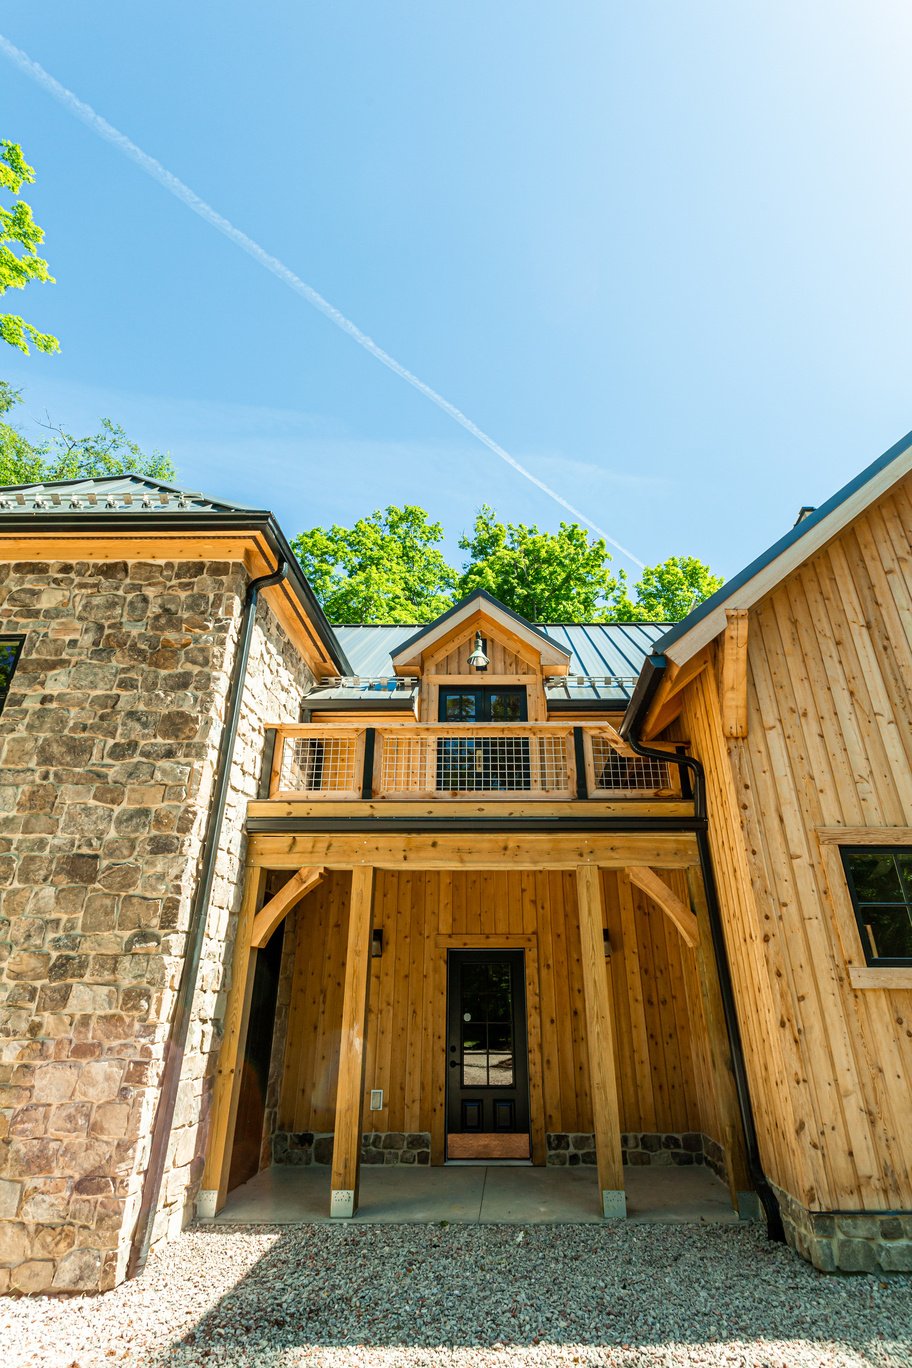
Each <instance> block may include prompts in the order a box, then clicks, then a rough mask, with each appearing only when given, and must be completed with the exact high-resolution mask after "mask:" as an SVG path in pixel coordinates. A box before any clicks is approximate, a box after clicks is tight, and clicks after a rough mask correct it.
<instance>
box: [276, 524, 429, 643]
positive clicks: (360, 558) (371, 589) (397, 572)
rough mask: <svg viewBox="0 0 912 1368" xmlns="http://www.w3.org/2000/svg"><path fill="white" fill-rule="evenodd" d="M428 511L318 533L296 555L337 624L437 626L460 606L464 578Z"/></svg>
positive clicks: (301, 541) (298, 542)
mask: <svg viewBox="0 0 912 1368" xmlns="http://www.w3.org/2000/svg"><path fill="white" fill-rule="evenodd" d="M442 539H443V528H442V527H441V525H440V523H432V522H429V521H428V515H427V513H425V511H424V509H423V508H416V507H415V506H414V505H413V504H406V505H405V506H404V507H402V508H396V507H393V506H391V507H389V508H387V509H385V510H384V511H382V512H381V510H380V509H375V510H374V512H373V513H371V515H370V517H367V518H359V519H358V521H357V522H356V523H355V525H354V527H339V526H338V525H336V524H333V526H332V527H329V528H323V527H314V528H312V529H311V530H310V531H309V532H302V533H301V534H300V535H299V536H297V537H296V538H295V539H294V541H293V542H292V549H293V550H294V553H295V555H296V556H297V558H298V560H299V561H300V563H301V565H302V567H303V569H304V573H305V575H306V576H307V578H308V580H309V581H310V583H311V585H312V586H313V589H314V592H315V594H316V595H317V598H318V599H319V600H320V602H321V603H322V605H323V608H324V610H325V612H326V615H327V617H328V618H329V620H330V622H333V623H336V624H337V625H340V626H342V625H344V624H346V623H357V622H430V621H431V620H432V619H433V618H435V617H438V616H439V615H440V614H441V613H443V612H445V611H446V609H447V608H449V606H450V604H451V603H452V601H453V589H454V587H455V584H456V573H455V571H454V570H453V569H452V568H451V567H450V566H449V565H448V564H447V562H446V560H445V559H444V557H443V553H442V552H441V551H440V550H439V543H440V542H441V541H442Z"/></svg>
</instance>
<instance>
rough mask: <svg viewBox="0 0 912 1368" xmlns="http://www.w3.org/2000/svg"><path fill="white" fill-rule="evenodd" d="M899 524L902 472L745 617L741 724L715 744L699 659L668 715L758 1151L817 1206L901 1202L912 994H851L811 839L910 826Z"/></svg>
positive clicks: (911, 679)
mask: <svg viewBox="0 0 912 1368" xmlns="http://www.w3.org/2000/svg"><path fill="white" fill-rule="evenodd" d="M910 536H912V502H910V496H909V483H908V481H906V482H905V485H904V486H903V487H900V488H898V489H897V490H895V491H893V492H892V493H891V494H889V495H887V496H885V497H884V498H883V499H882V500H881V501H880V502H879V503H878V504H877V505H875V506H874V507H873V508H872V509H870V510H869V511H868V512H867V513H866V514H864V515H863V516H862V517H861V518H859V519H858V520H857V521H856V522H855V523H854V524H852V525H851V526H850V527H849V528H848V529H846V531H844V532H843V533H842V534H840V535H839V536H838V537H837V538H836V539H834V541H833V542H831V543H830V544H829V545H828V546H827V547H826V548H824V549H823V550H822V551H821V552H819V553H818V554H817V555H815V556H814V557H813V558H812V559H811V560H810V561H808V562H807V564H806V565H804V566H802V567H801V568H799V569H798V570H797V571H796V572H795V573H794V574H793V575H792V576H791V577H790V578H789V579H788V580H786V581H785V583H784V584H782V585H781V586H779V588H778V589H777V590H775V591H774V592H773V593H771V594H770V595H768V596H767V598H765V599H764V600H762V601H761V603H760V604H759V605H757V607H756V608H754V609H752V610H751V613H750V622H749V636H748V666H749V679H748V709H749V719H748V734H747V737H746V738H745V739H743V740H731V741H725V740H724V739H723V736H722V728H721V722H720V714H719V699H718V692H717V683H716V679H715V677H714V675H713V673H712V671H711V670H707V671H704V673H703V674H702V675H701V676H700V677H699V678H698V679H697V680H696V681H695V682H694V683H693V684H692V685H690V686H689V688H688V690H687V695H686V702H685V708H684V712H683V714H682V718H681V724H680V725H681V729H682V732H683V734H685V735H687V736H689V738H690V741H691V743H692V746H693V749H694V753H695V754H696V755H698V756H699V757H700V759H702V761H703V763H704V765H705V767H706V771H707V778H708V799H709V814H710V835H711V840H712V846H713V858H714V861H715V867H716V874H717V878H718V881H719V884H720V895H721V900H722V904H723V912H724V918H725V923H726V936H727V940H728V947H729V956H730V959H731V964H732V972H733V975H734V979H735V988H736V993H737V998H738V1008H739V1016H740V1020H741V1024H742V1030H743V1032H744V1038H745V1048H746V1052H747V1062H748V1067H749V1072H750V1078H751V1087H752V1092H753V1097H754V1106H755V1110H756V1112H757V1119H758V1126H759V1130H760V1138H761V1150H762V1154H763V1161H764V1164H765V1166H766V1168H767V1170H768V1172H769V1175H770V1177H771V1178H772V1179H773V1180H774V1181H775V1182H776V1183H778V1184H779V1185H780V1186H781V1187H783V1188H785V1189H787V1190H788V1191H790V1192H791V1193H792V1194H793V1195H794V1196H796V1197H797V1198H798V1199H799V1200H800V1201H801V1202H803V1203H804V1204H805V1205H806V1206H809V1207H811V1208H814V1207H816V1208H818V1209H833V1208H848V1209H851V1208H867V1209H872V1210H873V1209H891V1208H895V1207H901V1208H905V1209H907V1210H908V1209H909V1207H910V1206H912V991H909V990H898V989H894V990H887V989H877V988H875V989H864V990H855V989H853V988H852V987H851V985H850V982H849V975H848V966H849V965H850V964H863V963H864V960H863V955H862V952H861V946H860V941H858V938H857V932H856V931H855V928H854V924H853V919H852V914H851V907H850V903H849V900H848V892H847V890H846V887H845V880H844V877H843V875H842V871H841V866H840V864H839V859H838V855H836V856H835V864H834V862H833V857H834V851H833V848H832V847H830V848H829V850H828V849H827V848H826V846H825V845H824V844H822V843H821V841H820V840H819V838H818V829H819V828H822V827H841V826H849V827H859V826H860V827H874V828H879V827H890V826H910V825H912V545H910ZM884 840H885V843H889V835H888V834H885V836H884ZM840 932H841V934H840Z"/></svg>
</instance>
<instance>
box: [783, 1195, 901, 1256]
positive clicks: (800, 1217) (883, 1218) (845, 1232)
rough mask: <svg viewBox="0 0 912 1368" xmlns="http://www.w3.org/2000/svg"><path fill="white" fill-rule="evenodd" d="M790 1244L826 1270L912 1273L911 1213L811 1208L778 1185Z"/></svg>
mask: <svg viewBox="0 0 912 1368" xmlns="http://www.w3.org/2000/svg"><path fill="white" fill-rule="evenodd" d="M773 1191H774V1192H775V1194H776V1197H777V1198H778V1201H779V1210H780V1211H781V1212H782V1224H783V1225H784V1226H785V1238H786V1240H787V1241H788V1244H789V1246H790V1247H791V1248H792V1249H794V1250H795V1252H796V1253H797V1254H800V1255H801V1257H802V1258H803V1259H807V1260H808V1261H809V1262H810V1263H812V1264H813V1265H814V1267H815V1268H819V1269H820V1270H821V1272H823V1273H835V1272H839V1273H912V1215H909V1214H908V1213H890V1212H886V1213H878V1212H866V1211H835V1212H833V1211H808V1209H807V1208H806V1207H803V1206H802V1205H801V1203H800V1202H796V1201H795V1199H794V1197H792V1196H790V1194H789V1193H787V1192H783V1191H782V1190H781V1188H776V1187H774V1189H773Z"/></svg>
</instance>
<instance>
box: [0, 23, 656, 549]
mask: <svg viewBox="0 0 912 1368" xmlns="http://www.w3.org/2000/svg"><path fill="white" fill-rule="evenodd" d="M0 52H2V53H3V54H4V55H5V56H7V57H8V58H9V59H10V61H11V62H13V63H14V65H15V66H17V67H18V68H19V70H20V71H22V72H24V73H25V75H26V76H30V77H31V78H32V80H33V81H37V83H38V85H40V86H43V88H44V89H45V90H47V91H48V92H49V94H51V95H53V96H54V98H55V99H57V100H59V101H60V103H61V104H63V105H65V106H66V107H67V109H69V110H70V111H71V112H72V113H73V114H75V115H76V116H77V117H78V118H80V119H81V120H82V121H83V123H85V124H87V125H88V126H89V128H90V129H91V130H92V132H93V133H97V134H98V136H99V137H101V138H105V139H106V140H107V141H108V142H110V143H113V144H114V146H115V147H116V148H117V150H118V151H119V152H123V154H124V156H126V157H129V158H130V160H131V161H133V162H135V163H136V165H137V166H139V167H140V168H141V169H142V170H143V171H145V172H146V174H147V175H149V176H151V177H152V179H153V180H156V181H158V183H159V185H161V186H164V188H165V189H166V190H167V191H169V192H170V194H172V195H174V196H175V198H176V199H179V200H181V202H182V203H183V204H186V206H187V208H188V209H192V210H193V212H194V214H198V215H199V217H200V218H201V219H204V220H205V222H206V223H209V224H211V225H212V227H213V228H217V229H218V230H219V232H220V233H224V235H225V237H226V238H230V239H231V241H232V242H233V243H235V245H236V246H238V247H240V248H241V249H242V250H243V251H245V252H246V253H247V254H248V256H252V257H253V259H254V261H258V262H259V264H260V265H261V266H265V267H266V270H267V271H271V272H272V274H273V275H274V276H277V277H278V279H279V280H281V281H282V282H283V284H285V285H288V286H289V287H290V288H291V289H292V290H294V291H295V292H296V293H297V294H299V295H302V296H303V298H304V299H306V300H307V302H308V304H311V305H312V306H313V307H314V308H315V309H319V311H320V313H321V314H323V315H324V316H325V317H326V318H328V319H329V321H330V322H331V323H335V325H336V327H337V328H341V329H342V331H343V332H344V333H348V335H349V337H351V338H353V339H354V340H355V342H357V343H358V346H359V347H363V348H364V350H365V351H367V352H370V354H371V356H373V357H376V359H377V360H378V361H381V362H382V363H383V365H384V366H388V367H389V369H390V370H391V371H393V373H394V374H395V375H398V376H399V377H400V378H401V379H402V380H405V381H407V382H408V384H410V385H411V386H412V387H413V388H414V389H416V390H418V392H419V394H423V395H424V397H425V398H426V399H430V401H431V403H432V404H436V405H437V407H438V408H439V409H442V410H443V412H444V413H446V414H449V416H450V417H451V418H452V419H453V420H454V422H457V423H458V424H459V426H460V427H461V428H464V429H465V431H466V432H468V433H470V434H471V436H472V437H475V438H476V439H477V440H478V441H479V442H481V444H482V445H483V446H486V447H487V448H488V450H489V451H492V452H493V453H494V455H495V456H499V457H500V459H501V460H502V461H505V462H506V463H507V465H508V466H512V467H513V469H514V470H515V471H517V472H518V474H520V475H522V477H523V478H524V479H526V480H528V481H529V482H530V484H534V485H535V486H536V488H538V489H540V490H541V491H542V493H543V494H547V495H548V497H549V499H553V500H554V502H555V503H557V504H560V506H561V508H565V509H566V510H567V512H568V513H572V514H573V517H574V518H576V519H578V520H579V522H581V523H585V524H586V526H587V527H591V528H592V530H593V532H597V533H598V535H599V536H600V537H604V539H605V541H606V542H608V543H610V545H611V546H613V547H614V548H615V550H617V551H620V553H621V555H623V556H626V558H627V559H628V560H629V561H631V562H632V564H634V565H636V566H638V567H639V569H641V570H642V569H643V568H644V567H643V562H642V561H641V560H638V559H637V557H636V556H635V555H634V554H633V552H632V551H628V550H627V548H626V547H625V546H622V545H621V543H620V542H618V541H615V539H614V537H610V536H609V535H608V533H607V532H606V531H605V530H604V528H601V527H599V526H598V524H597V523H594V522H593V521H592V519H591V518H587V517H586V515H585V513H582V512H580V510H579V509H578V508H575V507H574V506H573V504H572V503H569V502H568V501H567V500H566V499H565V498H564V496H563V495H562V494H558V492H557V490H556V489H552V488H551V486H550V485H547V484H545V482H544V480H540V479H539V478H538V476H537V475H533V474H532V472H531V470H527V469H526V467H525V466H524V465H521V464H520V462H519V461H517V459H516V457H515V456H511V455H510V453H509V452H508V451H504V449H503V447H502V446H500V445H499V444H498V443H497V442H495V441H494V438H493V437H489V436H488V434H487V433H486V432H483V431H482V430H481V428H480V427H478V425H477V424H476V423H473V422H472V420H471V418H467V417H466V415H465V414H464V413H463V412H462V411H461V410H460V409H458V408H457V407H456V405H455V404H451V403H450V401H449V399H444V397H443V395H442V394H438V393H437V391H436V390H434V389H431V387H430V385H426V384H425V383H424V381H423V380H420V379H419V378H418V376H417V375H413V374H412V372H411V371H410V370H408V369H407V368H406V367H405V366H403V365H402V364H401V363H400V362H399V361H397V360H396V358H395V357H394V356H390V354H389V352H385V351H384V350H383V348H382V347H380V346H378V345H377V343H376V342H375V341H374V340H373V338H372V337H368V335H367V333H363V332H362V331H361V329H360V328H359V327H357V326H356V325H355V324H354V323H352V321H351V319H349V318H346V317H345V315H344V314H343V313H340V312H339V310H338V309H337V308H335V307H334V306H333V305H332V304H330V302H329V300H327V299H324V298H323V296H322V295H321V294H319V293H318V292H317V291H316V290H315V289H314V288H313V286H312V285H308V284H307V282H306V281H304V280H302V279H301V278H300V276H297V275H295V273H294V271H292V270H290V269H289V267H288V266H286V265H285V263H284V262H282V261H279V259H278V258H277V257H274V256H271V255H270V253H269V252H267V251H266V250H265V248H263V247H261V246H260V244H259V243H258V242H254V240H253V238H250V237H248V236H247V234H246V233H243V232H241V230H240V228H235V226H234V224H233V223H230V222H229V221H228V219H226V218H224V217H223V216H222V215H221V214H220V213H218V211H217V210H215V209H213V208H212V205H211V204H207V203H206V201H205V200H203V199H200V197H199V195H197V194H195V192H194V191H193V190H191V189H190V187H189V185H185V184H184V182H183V181H182V180H178V178H177V176H175V175H172V173H171V172H170V171H168V170H167V168H166V167H164V166H162V164H161V162H159V161H156V160H155V158H154V157H150V156H149V154H148V153H147V152H144V151H143V150H142V148H141V147H137V146H136V143H135V142H132V141H131V139H130V138H128V137H127V135H126V134H125V133H121V132H120V130H119V129H117V128H115V127H114V126H113V124H109V123H108V121H107V119H103V118H102V117H101V115H100V114H96V112H95V110H94V109H93V108H92V107H91V105H87V104H86V103H85V102H84V101H83V100H80V99H79V98H78V96H76V95H74V94H73V92H72V90H68V89H67V87H66V86H64V85H61V84H60V82H59V81H57V80H55V79H54V77H53V76H52V75H51V74H50V72H48V71H45V69H44V67H43V66H39V64H38V63H37V62H33V61H32V59H31V57H29V56H28V54H27V53H25V52H23V51H22V50H21V48H17V47H16V46H15V44H13V43H11V42H10V41H9V39H8V38H4V36H3V35H2V34H0Z"/></svg>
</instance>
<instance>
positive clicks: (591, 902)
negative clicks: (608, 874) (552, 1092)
mask: <svg viewBox="0 0 912 1368" xmlns="http://www.w3.org/2000/svg"><path fill="white" fill-rule="evenodd" d="M576 888H577V901H578V906H579V928H580V948H581V956H580V958H581V962H582V970H583V1000H584V1003H585V1010H586V1044H587V1047H588V1053H589V1093H590V1098H591V1102H592V1122H593V1128H594V1130H595V1157H596V1163H597V1165H598V1183H599V1191H600V1193H601V1203H602V1215H603V1216H608V1217H614V1218H623V1217H625V1216H626V1215H627V1198H626V1195H625V1193H624V1168H623V1156H622V1154H621V1115H620V1108H619V1106H618V1095H617V1079H616V1077H615V1072H614V1039H613V1030H612V1024H611V997H610V993H609V987H608V966H607V964H606V963H605V938H604V935H603V926H604V908H603V903H602V880H601V875H600V874H599V871H598V869H596V868H595V867H594V866H592V865H581V866H580V867H579V868H578V869H577V871H576Z"/></svg>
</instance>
